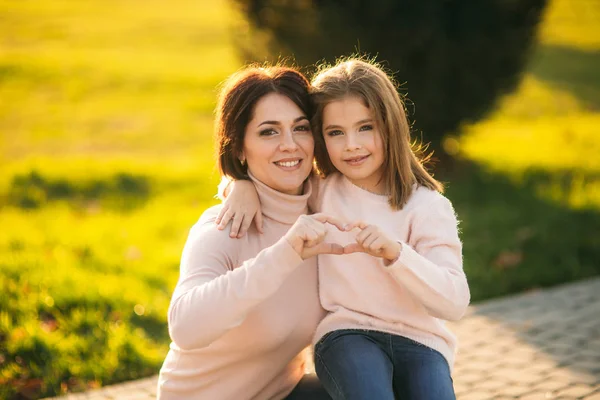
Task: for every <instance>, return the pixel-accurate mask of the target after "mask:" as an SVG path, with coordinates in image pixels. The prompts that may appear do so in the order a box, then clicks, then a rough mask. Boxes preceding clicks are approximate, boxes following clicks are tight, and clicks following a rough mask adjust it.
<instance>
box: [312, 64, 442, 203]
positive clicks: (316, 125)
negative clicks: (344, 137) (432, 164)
mask: <svg viewBox="0 0 600 400" xmlns="http://www.w3.org/2000/svg"><path fill="white" fill-rule="evenodd" d="M348 96H357V97H359V98H360V99H362V100H363V101H364V103H365V106H367V107H368V108H369V109H370V110H371V111H372V112H373V116H374V118H375V120H376V121H377V126H378V127H379V132H380V133H381V136H382V140H383V145H384V152H385V161H384V172H383V177H382V179H383V181H384V183H385V187H386V188H387V190H388V191H389V196H390V197H389V203H390V205H391V206H392V207H393V208H394V209H397V210H399V209H401V208H402V207H403V206H404V205H405V204H406V202H407V201H408V198H409V197H410V195H411V194H412V190H413V185H414V184H417V185H421V186H425V187H427V188H429V189H432V190H437V191H439V192H442V191H443V186H442V184H441V183H440V182H438V181H437V180H435V179H434V178H433V177H432V176H431V175H430V174H429V173H428V172H427V170H426V169H425V167H424V166H423V162H424V161H426V158H419V157H418V156H417V154H416V153H417V152H419V150H420V149H418V148H416V147H414V148H413V146H415V145H414V144H411V139H410V125H409V123H408V119H407V117H406V111H405V108H404V103H403V102H402V99H401V98H400V95H399V94H398V91H397V90H396V86H395V85H394V82H393V80H392V78H390V77H389V76H388V75H387V74H386V73H385V72H384V71H383V69H382V67H381V66H379V65H378V64H375V63H374V62H373V61H371V60H366V59H362V58H349V59H345V60H341V61H339V62H338V63H337V64H336V65H335V66H322V67H321V68H320V70H319V71H317V74H316V75H315V77H314V78H313V81H312V98H313V102H314V105H315V113H314V115H313V119H312V123H313V132H314V134H315V158H316V164H317V169H318V172H319V173H320V174H321V175H323V176H327V175H329V174H331V173H333V172H337V169H336V168H335V167H334V166H333V164H332V162H331V160H330V159H329V155H328V154H327V149H326V147H325V139H324V137H323V132H322V131H323V109H324V108H325V106H326V105H327V104H329V103H331V102H333V101H337V100H342V99H343V98H345V97H348Z"/></svg>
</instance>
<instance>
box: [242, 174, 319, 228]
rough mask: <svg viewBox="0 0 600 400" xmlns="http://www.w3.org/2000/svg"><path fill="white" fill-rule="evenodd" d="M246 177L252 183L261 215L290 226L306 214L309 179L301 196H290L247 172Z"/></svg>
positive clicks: (310, 191) (309, 187) (309, 188)
mask: <svg viewBox="0 0 600 400" xmlns="http://www.w3.org/2000/svg"><path fill="white" fill-rule="evenodd" d="M248 176H249V177H250V179H251V180H252V182H253V183H254V187H255V188H256V192H257V193H258V198H259V199H260V207H261V212H262V214H263V215H264V216H265V217H267V218H270V219H272V220H275V221H277V222H281V223H283V224H287V225H292V224H293V223H294V222H296V220H297V219H298V217H299V216H300V215H302V214H308V198H309V197H310V195H311V193H312V186H311V183H310V179H307V180H306V182H305V183H304V192H303V194H301V195H297V196H296V195H291V194H285V193H281V192H278V191H277V190H275V189H272V188H270V187H269V186H267V185H265V184H264V183H262V182H261V181H259V180H258V179H257V178H256V177H255V176H254V175H252V174H251V173H250V171H248Z"/></svg>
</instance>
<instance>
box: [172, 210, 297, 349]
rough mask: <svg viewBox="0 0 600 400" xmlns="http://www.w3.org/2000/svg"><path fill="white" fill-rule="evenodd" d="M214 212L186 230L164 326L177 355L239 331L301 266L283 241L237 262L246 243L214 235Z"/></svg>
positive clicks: (207, 214) (215, 213) (219, 232)
mask: <svg viewBox="0 0 600 400" xmlns="http://www.w3.org/2000/svg"><path fill="white" fill-rule="evenodd" d="M218 212H219V207H213V208H211V209H209V210H207V211H206V212H205V213H204V215H203V216H202V218H201V219H200V221H199V222H198V223H197V224H196V225H195V226H194V227H193V228H192V229H191V231H190V234H189V237H188V239H187V242H186V244H185V247H184V250H183V254H182V257H181V266H180V269H181V271H180V277H179V281H178V282H177V286H176V287H175V291H174V293H173V297H172V299H171V304H170V306H169V312H168V321H169V334H170V335H171V339H172V340H173V342H174V343H175V344H176V345H177V346H178V347H180V348H182V349H194V348H201V347H205V346H208V345H209V344H210V343H212V342H213V341H214V340H216V339H218V338H219V337H220V336H222V335H223V334H225V333H226V332H227V331H228V330H230V329H232V328H235V327H236V326H239V325H240V324H241V323H242V322H243V321H244V318H245V317H246V315H247V313H248V312H250V311H251V310H252V308H253V307H255V306H256V305H257V304H258V303H260V302H261V301H263V300H264V299H266V298H267V297H269V296H271V295H272V294H273V293H274V292H275V291H276V290H277V289H278V288H279V287H280V286H281V284H282V283H283V281H284V280H285V279H286V278H287V277H288V276H289V274H290V273H291V272H292V271H293V270H294V269H295V268H296V267H297V266H298V265H300V263H302V259H301V258H300V256H299V255H298V253H297V252H296V251H295V250H294V249H293V248H292V246H291V245H290V244H289V242H288V241H287V240H286V239H285V238H281V239H280V240H279V241H277V242H276V243H275V244H274V245H272V246H271V247H268V248H266V249H262V250H261V249H256V253H257V255H256V256H255V257H254V258H251V259H248V260H245V261H244V260H239V262H238V260H237V259H238V254H239V251H240V250H241V249H242V248H243V246H248V245H249V241H248V240H247V239H248V238H244V239H232V238H230V237H229V235H228V234H227V233H226V232H224V231H220V230H218V229H217V226H216V224H215V223H214V219H215V218H216V215H217V213H218ZM259 250H261V251H259ZM242 261H243V263H242ZM240 264H241V265H240ZM238 265H239V266H238Z"/></svg>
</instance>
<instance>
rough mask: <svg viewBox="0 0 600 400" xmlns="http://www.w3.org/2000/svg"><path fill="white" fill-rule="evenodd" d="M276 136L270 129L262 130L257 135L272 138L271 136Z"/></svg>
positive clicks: (274, 131)
mask: <svg viewBox="0 0 600 400" xmlns="http://www.w3.org/2000/svg"><path fill="white" fill-rule="evenodd" d="M276 134H277V131H276V130H275V129H272V128H267V129H263V130H262V131H260V133H259V135H260V136H273V135H276Z"/></svg>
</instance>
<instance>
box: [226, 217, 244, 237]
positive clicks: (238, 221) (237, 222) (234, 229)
mask: <svg viewBox="0 0 600 400" xmlns="http://www.w3.org/2000/svg"><path fill="white" fill-rule="evenodd" d="M242 222H244V214H243V213H237V214H235V216H234V217H233V222H232V223H231V231H230V232H229V236H231V237H237V235H238V232H239V231H240V226H242Z"/></svg>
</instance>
